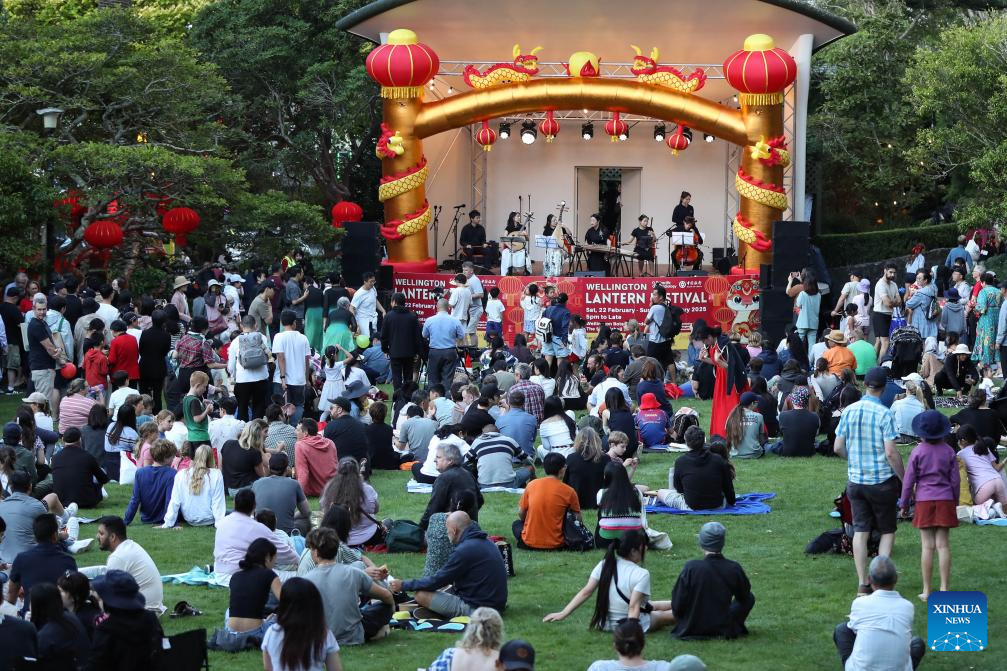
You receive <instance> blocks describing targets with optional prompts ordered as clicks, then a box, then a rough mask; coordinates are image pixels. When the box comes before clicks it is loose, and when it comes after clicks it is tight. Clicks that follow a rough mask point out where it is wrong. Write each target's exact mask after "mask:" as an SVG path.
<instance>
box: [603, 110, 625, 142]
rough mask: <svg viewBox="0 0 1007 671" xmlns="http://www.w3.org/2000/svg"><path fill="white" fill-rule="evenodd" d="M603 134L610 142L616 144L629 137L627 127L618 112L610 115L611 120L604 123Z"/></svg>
mask: <svg viewBox="0 0 1007 671" xmlns="http://www.w3.org/2000/svg"><path fill="white" fill-rule="evenodd" d="M605 132H606V133H608V135H609V137H610V139H611V140H612V142H618V141H619V140H624V139H626V138H627V137H629V126H627V125H626V122H625V121H623V120H622V118H621V117H620V115H619V113H618V112H615V113H613V114H612V118H611V119H609V120H608V121H606V122H605Z"/></svg>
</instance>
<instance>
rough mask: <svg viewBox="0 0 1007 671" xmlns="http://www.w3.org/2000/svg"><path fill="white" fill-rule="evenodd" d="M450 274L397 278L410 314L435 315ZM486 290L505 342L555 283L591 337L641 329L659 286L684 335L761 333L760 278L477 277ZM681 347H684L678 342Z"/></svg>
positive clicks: (402, 275)
mask: <svg viewBox="0 0 1007 671" xmlns="http://www.w3.org/2000/svg"><path fill="white" fill-rule="evenodd" d="M453 277H454V275H453V274H451V273H399V272H396V273H395V276H394V287H395V291H398V292H402V293H403V294H405V296H406V305H407V307H408V308H409V310H411V311H413V312H415V313H416V314H417V315H419V317H420V320H421V321H422V320H423V319H426V318H427V317H429V316H431V315H433V314H434V313H435V312H436V311H437V307H436V306H437V298H438V296H439V295H440V294H437V293H435V292H434V290H435V289H437V288H441V289H445V290H447V289H450V288H451V287H450V285H449V284H448V283H449V281H450V280H451V279H452V278H453ZM478 277H479V280H480V281H481V282H482V285H483V289H484V290H485V292H486V295H487V296H489V290H490V289H492V288H493V287H497V288H499V289H500V300H501V301H503V303H504V305H505V306H506V310H505V312H504V325H503V330H504V338H505V340H506V341H507V342H508V343H511V342H513V341H514V335H515V334H516V333H520V332H521V329H522V324H523V323H524V311H523V310H522V309H521V297H522V296H523V295H524V288H525V287H526V286H527V285H529V284H532V283H534V284H537V285H538V286H539V287H544V286H545V285H547V284H551V285H555V286H556V289H557V290H558V291H559V292H562V293H566V294H567V296H569V301H568V302H567V307H568V308H569V309H570V311H571V312H572V313H574V314H579V315H582V316H583V317H584V318H585V319H586V321H587V330H588V332H589V333H595V332H597V331H598V328H599V327H600V326H601V325H603V324H605V325H608V326H610V327H612V328H615V329H621V328H622V327H623V325H624V324H625V323H626V321H628V320H630V319H636V320H637V321H638V322H639V323H640V324H641V326H642V325H643V322H644V320H645V319H646V318H647V311H648V310H649V309H650V305H651V302H650V296H651V292H652V291H653V289H654V285H655V284H660V285H661V286H663V287H664V288H665V290H666V291H667V295H668V301H669V302H670V303H671V304H672V305H677V306H678V307H680V308H682V310H683V311H684V314H683V315H682V324H683V329H682V331H683V333H688V332H689V331H691V330H692V324H693V323H694V322H695V321H696V320H697V319H702V320H704V321H706V323H707V324H709V325H711V326H720V327H721V328H722V329H724V331H725V332H727V331H731V330H735V331H737V332H738V333H739V334H741V335H747V334H748V333H751V332H752V331H756V330H758V329H759V279H758V277H753V276H740V275H733V276H729V277H725V276H722V275H708V276H705V277H639V278H632V277H556V278H550V279H546V278H545V277H543V276H541V275H532V276H527V277H515V276H509V277H501V276H499V275H479V276H478ZM484 326H485V315H483V318H482V320H481V321H480V329H479V331H480V333H482V332H483V330H484ZM678 344H679V345H680V346H681V345H683V344H684V343H681V342H680V343H678Z"/></svg>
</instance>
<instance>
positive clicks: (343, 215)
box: [332, 200, 364, 228]
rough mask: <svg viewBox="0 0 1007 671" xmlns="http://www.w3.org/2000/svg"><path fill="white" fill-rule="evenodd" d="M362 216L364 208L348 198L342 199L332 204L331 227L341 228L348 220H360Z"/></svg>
mask: <svg viewBox="0 0 1007 671" xmlns="http://www.w3.org/2000/svg"><path fill="white" fill-rule="evenodd" d="M363 218H364V208H362V207H360V206H359V205H357V204H356V203H353V202H350V201H348V200H342V201H340V202H338V203H336V204H335V205H333V206H332V228H342V227H343V224H345V223H346V222H348V221H350V222H353V221H360V220H361V219H363Z"/></svg>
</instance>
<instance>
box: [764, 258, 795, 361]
mask: <svg viewBox="0 0 1007 671" xmlns="http://www.w3.org/2000/svg"><path fill="white" fill-rule="evenodd" d="M763 267H764V268H765V267H766V266H763ZM759 311H760V313H761V314H760V315H759V316H760V319H761V321H762V332H763V334H764V335H765V336H766V338H767V339H768V344H766V345H765V346H766V347H774V348H775V347H776V345H777V344H778V343H779V342H780V339H781V338H783V336H784V334H785V333H786V331H787V326H789V325H790V324H791V322H793V320H794V299H793V298H791V297H790V296H788V295H787V291H786V290H785V289H762V291H761V293H760V296H759Z"/></svg>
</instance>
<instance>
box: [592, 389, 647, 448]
mask: <svg viewBox="0 0 1007 671" xmlns="http://www.w3.org/2000/svg"><path fill="white" fill-rule="evenodd" d="M601 421H602V426H604V428H605V433H606V434H608V433H612V432H613V431H622V432H623V433H625V434H626V435H627V436H628V437H629V444H628V445H626V454H625V457H626V458H627V459H632V458H633V456H634V455H635V454H636V448H637V442H638V441H637V433H636V421H635V420H634V419H633V413H632V412H631V411H630V409H629V406H628V405H626V397H625V396H624V395H623V393H622V390H621V389H619V388H618V387H610V388H609V390H608V391H606V392H605V411H604V412H603V413H602V414H601Z"/></svg>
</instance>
